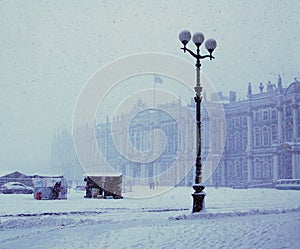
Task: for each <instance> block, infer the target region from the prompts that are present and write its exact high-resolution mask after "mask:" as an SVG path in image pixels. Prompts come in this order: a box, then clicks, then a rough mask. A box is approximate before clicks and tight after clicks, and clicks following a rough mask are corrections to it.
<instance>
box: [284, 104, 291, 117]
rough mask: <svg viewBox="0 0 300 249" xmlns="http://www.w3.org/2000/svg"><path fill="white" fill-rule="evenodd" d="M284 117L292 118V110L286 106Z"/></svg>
mask: <svg viewBox="0 0 300 249" xmlns="http://www.w3.org/2000/svg"><path fill="white" fill-rule="evenodd" d="M285 115H286V116H292V108H291V107H290V106H287V107H286V108H285Z"/></svg>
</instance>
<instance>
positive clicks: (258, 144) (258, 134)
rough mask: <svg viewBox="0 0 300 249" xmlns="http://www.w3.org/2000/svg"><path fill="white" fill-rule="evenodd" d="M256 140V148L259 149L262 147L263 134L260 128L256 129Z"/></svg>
mask: <svg viewBox="0 0 300 249" xmlns="http://www.w3.org/2000/svg"><path fill="white" fill-rule="evenodd" d="M254 140H255V141H254V145H255V147H259V146H260V145H261V141H260V140H261V132H260V129H259V128H258V127H256V128H255V135H254Z"/></svg>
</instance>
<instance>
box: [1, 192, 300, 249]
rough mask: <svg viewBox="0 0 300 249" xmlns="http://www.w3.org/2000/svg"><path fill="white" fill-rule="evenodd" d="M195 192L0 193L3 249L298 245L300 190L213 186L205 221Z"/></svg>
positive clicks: (271, 246) (299, 240)
mask: <svg viewBox="0 0 300 249" xmlns="http://www.w3.org/2000/svg"><path fill="white" fill-rule="evenodd" d="M190 193H191V190H190V189H189V188H176V189H173V190H172V191H170V192H168V193H166V194H164V195H158V196H157V197H153V198H147V199H137V200H135V199H127V198H126V199H123V200H86V199H83V198H82V193H75V192H74V193H72V194H70V196H69V199H68V200H66V201H35V200H33V199H32V196H26V195H19V196H17V195H0V200H1V202H0V203H1V204H0V205H1V209H0V210H1V212H0V219H1V224H0V248H7V249H8V248H195V247H198V248H272V249H273V248H300V238H299V235H298V231H299V230H300V209H299V206H300V191H278V190H273V189H272V190H270V189H265V190H264V189H248V190H233V189H226V188H224V189H222V188H219V189H214V188H211V189H210V188H208V189H207V198H206V207H207V214H206V215H204V217H198V216H197V215H190V210H189V209H190V205H191V197H190ZM279 197H280V198H279ZM211 214H213V215H211Z"/></svg>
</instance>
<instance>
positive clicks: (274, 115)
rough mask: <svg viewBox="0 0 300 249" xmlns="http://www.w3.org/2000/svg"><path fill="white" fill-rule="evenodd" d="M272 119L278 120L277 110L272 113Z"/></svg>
mask: <svg viewBox="0 0 300 249" xmlns="http://www.w3.org/2000/svg"><path fill="white" fill-rule="evenodd" d="M271 117H272V120H276V119H277V112H276V110H273V111H272V114H271Z"/></svg>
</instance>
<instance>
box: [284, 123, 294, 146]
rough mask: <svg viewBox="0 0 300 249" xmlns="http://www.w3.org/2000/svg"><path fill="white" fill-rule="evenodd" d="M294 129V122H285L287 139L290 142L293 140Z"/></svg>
mask: <svg viewBox="0 0 300 249" xmlns="http://www.w3.org/2000/svg"><path fill="white" fill-rule="evenodd" d="M292 130H293V124H292V123H291V122H286V124H285V139H286V141H288V142H290V141H292Z"/></svg>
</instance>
